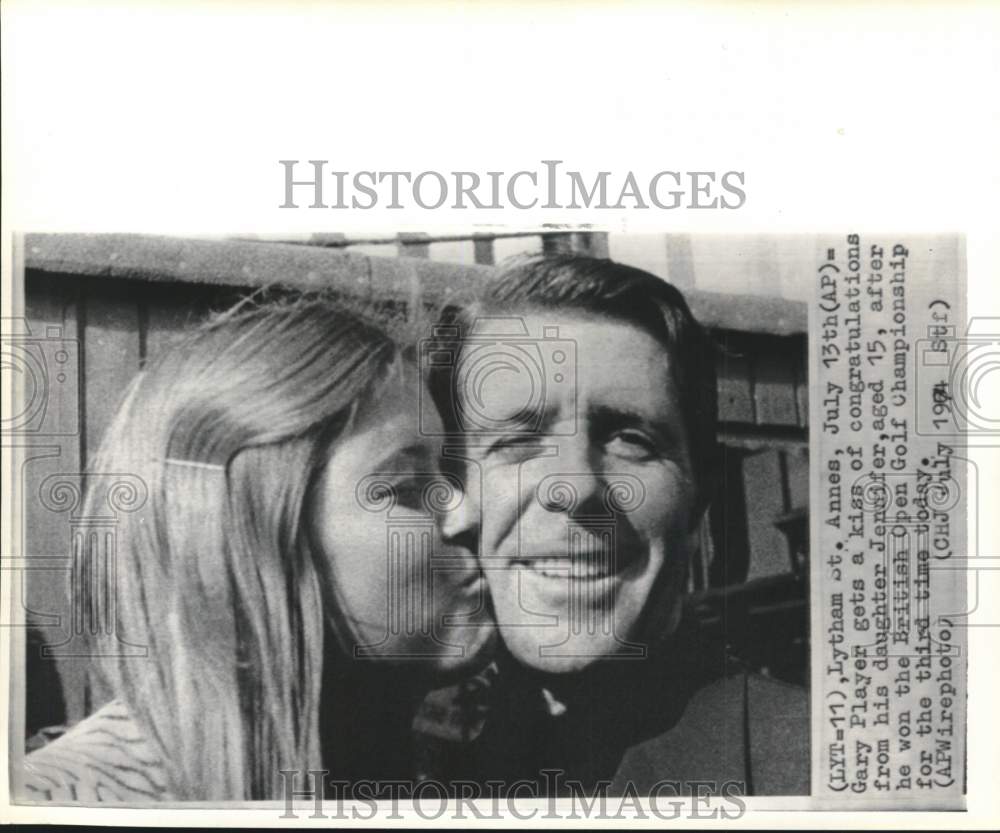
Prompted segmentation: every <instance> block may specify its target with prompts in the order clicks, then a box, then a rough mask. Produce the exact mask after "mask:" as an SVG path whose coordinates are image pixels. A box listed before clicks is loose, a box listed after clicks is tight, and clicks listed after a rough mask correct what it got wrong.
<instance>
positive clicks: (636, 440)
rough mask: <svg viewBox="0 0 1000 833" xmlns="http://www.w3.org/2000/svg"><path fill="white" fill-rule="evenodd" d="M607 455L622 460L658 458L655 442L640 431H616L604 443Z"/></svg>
mask: <svg viewBox="0 0 1000 833" xmlns="http://www.w3.org/2000/svg"><path fill="white" fill-rule="evenodd" d="M606 448H607V450H608V453H610V454H613V455H614V456H616V457H620V458H622V459H623V460H636V461H645V460H652V459H654V458H655V457H657V456H659V448H658V446H657V444H656V442H655V441H654V440H653V439H652V438H651V437H649V436H647V435H646V434H644V433H642V432H641V431H618V432H617V433H615V434H614V435H613V436H612V437H611V438H610V440H608V442H607V443H606Z"/></svg>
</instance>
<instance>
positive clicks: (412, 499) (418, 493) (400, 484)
mask: <svg viewBox="0 0 1000 833" xmlns="http://www.w3.org/2000/svg"><path fill="white" fill-rule="evenodd" d="M425 485H426V481H425V480H422V479H421V478H418V477H407V478H402V479H400V480H397V481H395V482H394V483H393V484H392V491H393V495H394V496H395V498H396V506H400V507H405V508H408V509H420V508H422V507H423V501H424V486H425Z"/></svg>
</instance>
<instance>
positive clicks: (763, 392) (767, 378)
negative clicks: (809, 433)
mask: <svg viewBox="0 0 1000 833" xmlns="http://www.w3.org/2000/svg"><path fill="white" fill-rule="evenodd" d="M795 346H796V347H797V346H798V345H795ZM789 348H793V345H792V344H790V343H788V342H784V343H781V344H774V343H767V342H764V341H763V340H762V341H761V349H760V350H759V351H755V353H754V356H753V395H754V403H755V405H756V414H757V423H758V424H759V425H798V424H799V414H798V402H797V399H796V393H795V362H796V359H797V356H796V354H795V352H794V348H793V349H789Z"/></svg>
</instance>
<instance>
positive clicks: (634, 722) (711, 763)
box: [470, 635, 810, 795]
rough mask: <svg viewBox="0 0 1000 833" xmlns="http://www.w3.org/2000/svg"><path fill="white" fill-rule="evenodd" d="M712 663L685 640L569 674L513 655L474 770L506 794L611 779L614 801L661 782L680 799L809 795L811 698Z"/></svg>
mask: <svg viewBox="0 0 1000 833" xmlns="http://www.w3.org/2000/svg"><path fill="white" fill-rule="evenodd" d="M711 656H712V654H706V653H705V652H704V650H702V649H701V648H699V647H697V643H696V642H690V641H688V642H684V637H683V636H682V635H678V638H676V639H672V640H671V641H670V643H669V644H664V645H661V646H659V648H658V649H656V650H654V651H651V652H650V654H649V655H648V656H646V657H644V658H642V659H636V660H617V661H605V662H602V663H599V664H597V665H596V666H595V667H593V668H591V669H588V670H587V671H586V672H584V673H581V674H575V675H572V676H570V677H552V676H547V677H543V676H539V675H536V674H534V673H533V672H530V671H528V670H526V669H524V668H522V667H520V666H519V665H517V664H516V663H515V662H514V661H513V660H511V659H510V658H507V659H506V660H505V661H503V662H501V665H500V674H499V678H498V679H497V681H496V683H495V685H494V686H493V690H492V695H491V698H490V700H491V703H490V716H489V718H488V719H487V720H486V724H485V728H484V729H483V731H482V734H481V735H480V737H479V738H478V739H477V741H476V742H475V743H474V744H473V761H471V762H470V765H471V768H472V771H473V772H475V773H476V778H477V780H479V781H481V782H486V781H488V780H493V781H495V782H496V781H502V782H504V783H505V784H507V785H508V787H509V786H510V785H512V784H515V783H518V782H520V783H521V784H522V785H523V784H524V782H525V781H529V782H533V783H534V784H535V786H536V789H537V792H538V794H540V795H548V794H565V793H566V790H567V784H566V782H568V781H576V782H578V783H579V784H580V785H582V787H583V788H584V789H585V790H588V791H590V790H593V789H594V788H595V787H597V786H598V785H599V784H601V783H602V782H605V783H606V782H609V781H610V784H611V786H610V789H609V792H608V794H609V795H622V794H625V793H631V792H633V791H634V792H636V793H637V794H639V795H648V794H649V793H650V791H651V790H653V789H654V788H656V785H658V784H662V782H665V781H670V782H676V783H679V784H680V787H679V790H678V791H680V792H682V793H695V792H697V791H698V790H699V789H700V790H701V792H702V794H705V793H706V792H707V790H706V788H704V787H701V788H699V787H698V786H697V782H711V783H712V784H714V785H715V787H714V789H715V791H721V790H722V787H723V785H724V784H725V783H726V782H736V783H737V784H740V785H742V787H741V788H740V790H739V791H740V792H742V793H744V794H746V795H806V794H808V793H809V777H810V772H809V771H810V757H809V723H810V721H809V696H808V692H807V691H806V689H804V688H801V687H798V686H793V685H790V684H787V683H783V682H779V681H777V680H773V679H770V678H767V677H764V676H761V675H759V674H755V673H752V672H750V671H748V670H746V669H743V668H740V667H739V665H738V664H734V663H733V662H732V660H731V659H719V658H716V659H711V658H710V657H711ZM716 656H717V657H718V656H721V655H716ZM556 770H559V771H560V773H561V774H560V775H559V776H558V777H557V776H556V775H554V772H555V771H556ZM520 789H521V791H520V793H519V794H524V791H525V787H522V788H520ZM658 789H659V794H661V795H667V794H669V793H670V791H671V789H674V788H673V787H670V786H665V787H664V786H661V787H659V788H658Z"/></svg>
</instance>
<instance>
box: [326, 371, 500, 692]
mask: <svg viewBox="0 0 1000 833" xmlns="http://www.w3.org/2000/svg"><path fill="white" fill-rule="evenodd" d="M415 376H416V374H415V372H414V371H413V369H412V368H408V369H407V370H406V372H404V373H403V374H401V375H400V377H397V381H390V382H389V383H388V384H387V385H386V387H385V390H384V392H383V393H382V395H380V396H379V397H378V398H377V399H376V401H375V402H374V403H372V404H370V405H369V406H367V408H366V409H362V410H361V411H359V413H358V414H357V416H356V418H355V421H354V424H353V430H350V431H349V432H348V433H347V434H346V435H345V436H344V437H342V438H341V439H340V440H338V441H337V443H336V444H335V445H334V448H333V451H332V453H331V456H330V459H329V462H328V463H327V465H326V467H325V469H324V470H323V472H322V474H321V477H320V480H319V483H318V487H317V489H316V491H315V493H314V497H313V499H312V504H311V507H310V508H311V523H312V536H313V541H314V542H315V545H316V546H317V547H318V549H319V555H320V558H319V563H320V565H321V568H322V570H323V579H324V584H325V588H324V589H325V591H326V600H327V609H328V610H329V611H331V624H332V625H333V626H334V628H335V632H337V633H338V634H341V635H342V638H343V640H344V641H345V642H346V643H347V644H346V646H345V647H346V648H347V650H348V652H349V653H350V655H351V656H353V657H355V658H358V659H366V658H372V659H381V660H388V661H395V662H408V663H409V662H417V663H422V664H425V665H426V666H428V667H429V668H430V669H431V670H433V671H436V672H452V671H461V670H465V669H466V668H471V667H473V666H475V665H478V664H481V663H482V662H483V661H484V660H485V656H486V652H487V650H488V648H489V646H490V644H491V643H492V640H493V637H494V632H495V627H494V622H493V616H492V612H491V608H490V605H489V602H488V596H487V592H486V587H485V583H484V581H483V578H482V573H481V572H480V570H479V565H478V562H477V559H476V554H475V553H474V552H472V551H470V550H469V549H467V548H466V547H465V546H462V545H459V544H458V543H456V542H454V541H449V540H447V539H446V538H445V536H444V535H443V534H442V531H441V529H442V524H443V523H445V521H446V517H447V516H448V514H449V513H452V512H459V513H461V512H464V511H465V506H464V502H465V495H464V494H463V492H462V490H461V487H460V485H459V482H458V481H457V480H455V479H454V478H452V477H450V476H446V475H444V474H442V471H441V466H440V462H439V458H440V454H441V440H440V436H441V434H442V430H441V428H442V427H441V424H440V417H439V416H438V415H437V413H436V412H432V413H431V414H430V415H428V414H427V413H425V414H424V415H423V423H422V424H421V421H420V419H419V418H418V401H419V399H418V396H417V388H416V385H417V384H422V382H420V381H419V380H417V379H416V378H415ZM421 394H422V396H424V397H427V396H428V395H427V392H426V390H424V391H422V392H421ZM428 419H430V421H431V422H432V423H433V422H434V421H436V424H429V423H428ZM421 429H423V430H422V431H421Z"/></svg>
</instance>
